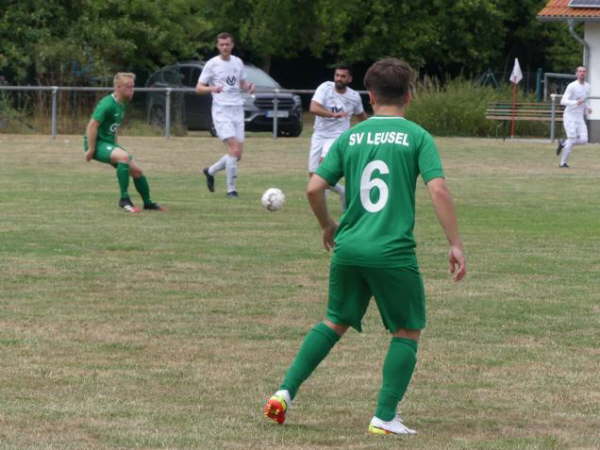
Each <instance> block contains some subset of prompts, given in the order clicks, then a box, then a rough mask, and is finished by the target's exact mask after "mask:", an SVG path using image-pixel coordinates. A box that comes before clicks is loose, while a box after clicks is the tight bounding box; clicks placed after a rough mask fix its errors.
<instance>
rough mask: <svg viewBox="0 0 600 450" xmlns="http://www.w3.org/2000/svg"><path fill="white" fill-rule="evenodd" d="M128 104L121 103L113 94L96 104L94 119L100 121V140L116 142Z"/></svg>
mask: <svg viewBox="0 0 600 450" xmlns="http://www.w3.org/2000/svg"><path fill="white" fill-rule="evenodd" d="M125 109H126V106H125V105H124V104H122V103H119V102H118V101H117V100H116V99H115V97H114V95H113V94H109V95H107V96H105V97H103V98H102V100H100V101H99V102H98V104H97V105H96V109H94V112H93V114H92V119H95V120H97V121H98V122H100V126H99V127H98V140H100V141H104V142H109V143H111V144H116V143H117V142H116V140H117V139H116V134H117V130H118V129H119V127H120V126H121V122H123V118H124V117H125Z"/></svg>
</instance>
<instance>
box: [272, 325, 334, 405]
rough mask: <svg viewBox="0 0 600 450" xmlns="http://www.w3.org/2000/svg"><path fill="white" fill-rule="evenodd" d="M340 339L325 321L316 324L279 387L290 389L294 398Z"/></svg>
mask: <svg viewBox="0 0 600 450" xmlns="http://www.w3.org/2000/svg"><path fill="white" fill-rule="evenodd" d="M339 339H340V337H339V336H338V334H337V333H336V332H335V331H333V330H332V329H331V328H329V327H328V326H327V325H325V324H324V323H322V322H321V323H319V324H317V325H315V327H314V328H313V329H312V330H310V331H309V332H308V334H307V335H306V337H305V338H304V342H303V343H302V346H301V347H300V350H299V351H298V354H297V355H296V358H295V359H294V361H293V362H292V365H291V366H290V367H289V369H288V370H287V372H286V374H285V378H284V380H283V384H282V385H281V387H280V388H279V389H280V390H287V391H289V393H290V396H291V398H292V399H293V398H294V397H295V396H296V392H298V388H299V387H300V385H301V384H302V383H303V382H304V380H306V379H307V378H308V377H309V376H310V375H311V374H312V373H313V371H314V370H315V369H316V368H317V366H318V365H319V363H320V362H321V361H323V359H324V358H325V357H326V356H327V354H328V353H329V351H330V350H331V349H332V348H333V346H334V345H335V344H336V343H337V341H339Z"/></svg>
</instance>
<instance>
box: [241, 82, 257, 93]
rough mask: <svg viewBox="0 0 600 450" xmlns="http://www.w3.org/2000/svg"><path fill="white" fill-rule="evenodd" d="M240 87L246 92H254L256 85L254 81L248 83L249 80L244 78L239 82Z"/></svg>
mask: <svg viewBox="0 0 600 450" xmlns="http://www.w3.org/2000/svg"><path fill="white" fill-rule="evenodd" d="M240 87H241V88H242V90H244V91H246V92H247V93H248V94H254V91H255V90H256V86H255V85H254V83H250V82H249V81H246V80H242V81H241V82H240Z"/></svg>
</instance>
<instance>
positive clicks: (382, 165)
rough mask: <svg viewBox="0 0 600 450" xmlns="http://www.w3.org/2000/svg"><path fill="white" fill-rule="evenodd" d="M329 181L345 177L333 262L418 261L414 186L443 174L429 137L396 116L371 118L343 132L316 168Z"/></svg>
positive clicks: (393, 263) (382, 263)
mask: <svg viewBox="0 0 600 450" xmlns="http://www.w3.org/2000/svg"><path fill="white" fill-rule="evenodd" d="M316 173H317V174H318V175H319V176H321V177H322V178H324V179H325V180H326V181H327V182H328V183H329V184H330V185H332V186H333V185H335V184H336V183H337V181H338V180H339V179H340V178H342V177H346V199H347V200H346V202H347V205H346V211H345V213H344V214H343V216H342V217H341V219H340V225H339V228H338V230H337V233H336V236H335V249H334V255H333V260H332V261H333V262H335V263H337V264H345V265H353V266H366V267H396V266H405V265H412V264H416V257H415V246H416V244H415V240H414V237H413V229H414V225H415V189H416V183H417V178H418V176H419V175H421V176H422V177H423V180H424V181H425V183H428V182H429V181H430V180H432V179H433V178H439V177H443V176H444V171H443V168H442V163H441V160H440V157H439V154H438V151H437V147H436V145H435V142H434V141H433V138H432V137H431V135H430V134H429V133H428V132H427V131H425V130H424V129H423V128H422V127H420V126H419V125H417V124H416V123H414V122H411V121H409V120H406V119H404V118H403V117H400V116H373V117H370V118H369V119H368V120H365V121H364V122H361V123H359V124H357V125H356V126H354V127H353V128H351V129H349V130H348V131H346V132H344V133H343V134H342V135H341V136H340V137H339V138H338V139H337V140H336V141H335V142H334V143H333V145H332V146H331V149H330V150H329V153H328V154H327V157H326V158H325V160H324V161H323V163H322V164H321V166H320V167H319V168H318V169H317V172H316Z"/></svg>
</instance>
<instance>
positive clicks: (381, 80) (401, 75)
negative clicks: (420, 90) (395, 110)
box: [363, 58, 415, 106]
mask: <svg viewBox="0 0 600 450" xmlns="http://www.w3.org/2000/svg"><path fill="white" fill-rule="evenodd" d="M414 82H415V71H414V70H413V68H412V67H410V64H408V63H407V62H406V61H403V60H401V59H398V58H384V59H381V60H379V61H377V62H376V63H374V64H373V65H372V66H371V67H369V70H367V73H366V74H365V78H364V80H363V83H364V85H365V87H366V88H367V90H368V91H371V92H373V93H374V94H375V97H376V98H377V101H378V102H379V103H381V104H382V105H400V106H402V105H404V102H405V96H406V93H407V92H409V91H411V90H412V88H413V86H414Z"/></svg>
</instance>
